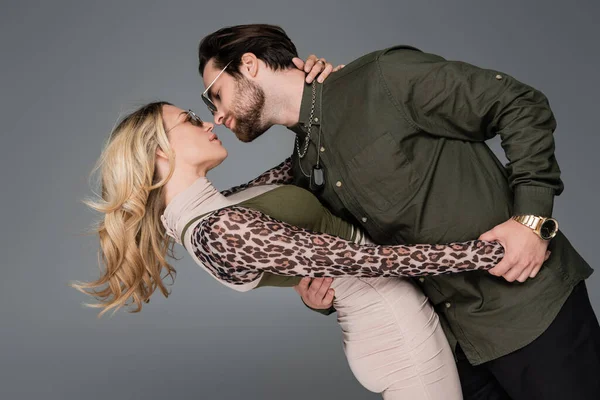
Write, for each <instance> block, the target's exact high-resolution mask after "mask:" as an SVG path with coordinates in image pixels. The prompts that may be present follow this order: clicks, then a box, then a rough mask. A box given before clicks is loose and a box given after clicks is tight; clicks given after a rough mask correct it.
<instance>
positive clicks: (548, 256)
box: [544, 250, 552, 262]
mask: <svg viewBox="0 0 600 400" xmlns="http://www.w3.org/2000/svg"><path fill="white" fill-rule="evenodd" d="M550 254H552V252H551V251H550V250H546V256H545V257H544V262H545V261H548V259H549V258H550Z"/></svg>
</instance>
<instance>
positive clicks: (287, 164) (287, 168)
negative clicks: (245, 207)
mask: <svg viewBox="0 0 600 400" xmlns="http://www.w3.org/2000/svg"><path fill="white" fill-rule="evenodd" d="M292 179H293V174H292V158H291V157H289V158H286V159H285V161H284V162H282V163H281V164H279V165H277V166H276V167H274V168H271V169H270V170H268V171H266V172H263V173H262V174H261V175H260V176H258V177H257V178H254V179H253V180H251V181H250V182H248V183H244V184H242V185H239V186H234V187H232V188H230V189H227V190H223V191H222V192H221V194H222V195H223V196H230V195H232V194H234V193H237V192H239V191H241V190H244V189H248V188H249V187H252V186H260V185H274V184H280V185H286V184H288V183H291V182H292Z"/></svg>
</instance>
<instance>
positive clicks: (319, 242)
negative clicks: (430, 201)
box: [191, 206, 504, 285]
mask: <svg viewBox="0 0 600 400" xmlns="http://www.w3.org/2000/svg"><path fill="white" fill-rule="evenodd" d="M191 243H192V247H193V252H194V254H195V255H196V256H197V257H198V258H199V259H200V261H201V262H202V263H203V264H204V265H205V266H206V267H207V268H208V270H209V272H211V273H212V274H213V275H214V276H215V277H216V278H218V279H221V280H224V281H226V282H228V283H229V284H233V285H245V284H248V283H250V282H253V281H256V280H257V279H258V278H260V277H261V275H262V273H263V272H270V273H273V274H277V275H286V276H310V277H334V278H335V277H348V276H356V277H375V276H398V277H416V276H424V275H439V274H449V273H457V272H464V271H472V270H488V269H490V268H492V267H493V266H495V265H496V263H497V262H498V261H500V259H502V257H503V256H504V248H503V247H502V246H501V245H500V244H498V243H495V242H483V241H480V240H473V241H470V242H464V243H451V244H447V245H425V244H420V245H411V246H405V245H398V246H380V245H370V244H367V245H358V244H355V243H353V242H350V241H347V240H344V239H341V238H339V237H336V236H332V235H328V234H323V233H314V232H311V231H308V230H305V229H302V228H298V227H295V226H292V225H289V224H286V223H284V222H280V221H277V220H275V219H273V218H270V217H269V216H267V215H265V214H263V213H261V212H259V211H256V210H253V209H249V208H244V207H238V206H233V207H228V208H223V209H220V210H218V211H215V212H214V213H213V214H212V215H210V216H209V217H207V218H206V219H205V220H204V221H203V222H202V223H200V224H198V226H196V228H195V229H194V231H193V232H192V238H191Z"/></svg>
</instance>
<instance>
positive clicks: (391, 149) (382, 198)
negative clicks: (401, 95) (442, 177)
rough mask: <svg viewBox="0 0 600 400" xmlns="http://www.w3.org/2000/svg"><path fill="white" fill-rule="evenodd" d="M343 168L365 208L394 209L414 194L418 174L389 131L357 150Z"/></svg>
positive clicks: (417, 182)
mask: <svg viewBox="0 0 600 400" xmlns="http://www.w3.org/2000/svg"><path fill="white" fill-rule="evenodd" d="M346 168H347V170H348V173H349V178H350V179H351V180H352V181H353V183H354V184H355V189H356V199H357V201H358V202H360V203H361V205H362V206H363V207H364V208H365V209H367V210H368V209H369V208H370V206H371V205H372V206H374V207H375V208H377V210H379V211H388V210H390V208H392V207H393V208H395V209H397V210H398V211H399V210H400V209H401V208H402V207H403V206H404V205H405V204H406V203H407V202H408V201H410V199H411V198H412V197H413V196H414V195H415V194H416V191H417V188H418V186H419V176H418V174H417V172H416V171H415V170H414V168H413V166H412V165H411V163H410V160H409V159H408V158H407V157H406V155H405V153H404V152H403V151H402V149H401V148H400V145H399V143H398V142H397V141H396V140H394V138H393V136H392V135H391V134H390V133H389V132H385V133H384V134H383V135H381V136H379V137H378V138H377V139H376V140H375V141H374V142H372V143H371V144H369V145H368V146H366V147H365V148H364V149H363V150H361V151H360V152H359V153H358V154H356V156H354V158H352V160H350V161H349V162H348V163H347V165H346Z"/></svg>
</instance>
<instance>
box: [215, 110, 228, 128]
mask: <svg viewBox="0 0 600 400" xmlns="http://www.w3.org/2000/svg"><path fill="white" fill-rule="evenodd" d="M213 117H214V119H215V124H216V125H223V120H224V119H225V113H223V112H222V111H217V112H216V113H215V114H214V116H213Z"/></svg>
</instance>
